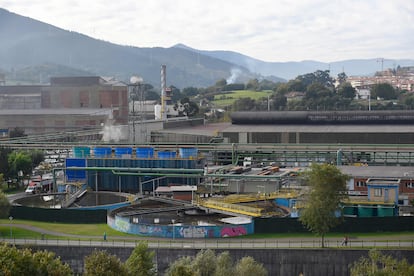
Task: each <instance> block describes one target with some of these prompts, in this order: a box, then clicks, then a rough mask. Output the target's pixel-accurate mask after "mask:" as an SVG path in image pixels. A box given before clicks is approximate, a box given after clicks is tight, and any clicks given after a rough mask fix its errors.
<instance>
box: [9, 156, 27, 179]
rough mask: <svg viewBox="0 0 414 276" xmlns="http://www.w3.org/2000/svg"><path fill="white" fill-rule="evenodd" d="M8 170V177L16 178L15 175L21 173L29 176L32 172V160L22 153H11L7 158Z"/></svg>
mask: <svg viewBox="0 0 414 276" xmlns="http://www.w3.org/2000/svg"><path fill="white" fill-rule="evenodd" d="M8 163H9V168H10V171H9V173H10V175H9V176H10V177H17V173H18V172H19V171H22V172H23V174H24V175H27V174H30V173H31V171H32V158H31V156H30V155H29V154H28V153H27V152H24V151H13V152H12V153H10V154H9V156H8Z"/></svg>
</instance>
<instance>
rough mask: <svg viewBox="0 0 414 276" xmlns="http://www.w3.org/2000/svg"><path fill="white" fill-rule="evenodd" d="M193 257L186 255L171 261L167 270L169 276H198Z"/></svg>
mask: <svg viewBox="0 0 414 276" xmlns="http://www.w3.org/2000/svg"><path fill="white" fill-rule="evenodd" d="M192 261H193V258H191V257H190V256H184V257H181V258H179V259H177V260H176V261H175V262H173V263H171V264H170V265H169V266H168V268H167V271H166V275H167V276H196V275H197V274H196V273H195V271H194V270H193V268H192Z"/></svg>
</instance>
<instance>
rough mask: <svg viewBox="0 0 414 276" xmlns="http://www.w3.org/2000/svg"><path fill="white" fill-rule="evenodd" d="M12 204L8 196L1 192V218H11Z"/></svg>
mask: <svg viewBox="0 0 414 276" xmlns="http://www.w3.org/2000/svg"><path fill="white" fill-rule="evenodd" d="M10 208H11V204H10V201H9V199H8V198H7V196H6V195H5V194H4V193H3V192H2V191H0V218H7V217H9V212H10Z"/></svg>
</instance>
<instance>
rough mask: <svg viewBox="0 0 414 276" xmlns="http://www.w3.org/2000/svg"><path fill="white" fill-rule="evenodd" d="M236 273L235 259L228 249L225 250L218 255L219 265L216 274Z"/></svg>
mask: <svg viewBox="0 0 414 276" xmlns="http://www.w3.org/2000/svg"><path fill="white" fill-rule="evenodd" d="M233 275H235V271H234V266H233V260H232V258H231V256H230V253H229V252H228V251H224V252H222V253H220V254H219V255H218V256H217V265H216V271H215V273H214V276H233Z"/></svg>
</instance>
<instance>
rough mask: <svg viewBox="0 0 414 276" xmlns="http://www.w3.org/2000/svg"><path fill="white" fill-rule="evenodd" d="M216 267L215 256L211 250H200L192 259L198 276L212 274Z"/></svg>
mask: <svg viewBox="0 0 414 276" xmlns="http://www.w3.org/2000/svg"><path fill="white" fill-rule="evenodd" d="M216 267H217V258H216V254H215V253H214V251H213V250H211V249H207V250H201V251H199V252H198V253H197V255H196V257H195V258H194V260H193V268H194V271H196V273H197V275H198V276H209V275H214V273H215V271H216Z"/></svg>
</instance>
